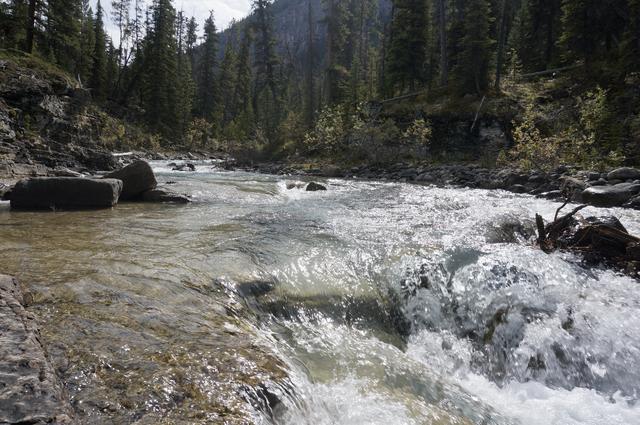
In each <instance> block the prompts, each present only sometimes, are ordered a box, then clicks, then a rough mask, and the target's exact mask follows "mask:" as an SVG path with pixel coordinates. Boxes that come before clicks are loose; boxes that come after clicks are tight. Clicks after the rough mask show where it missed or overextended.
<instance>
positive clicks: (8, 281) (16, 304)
mask: <svg viewBox="0 0 640 425" xmlns="http://www.w3.org/2000/svg"><path fill="white" fill-rule="evenodd" d="M24 298H25V297H24V296H23V292H22V288H21V286H20V284H19V283H18V282H17V281H16V280H15V279H13V278H12V277H10V276H4V275H0V330H1V335H2V343H1V344H0V377H1V378H0V388H1V389H2V391H0V423H2V424H70V423H73V420H72V409H71V407H70V405H69V402H68V400H67V399H66V397H65V395H66V394H65V391H64V388H63V386H62V384H61V382H60V381H59V379H58V377H57V375H56V371H55V369H54V368H53V366H52V365H51V363H50V362H49V360H48V359H47V356H46V353H45V350H44V348H43V346H42V344H41V343H40V339H41V337H40V332H39V330H38V327H37V324H36V320H35V319H36V318H35V317H34V316H33V315H32V314H31V313H29V312H27V311H26V310H25V308H24V304H25V302H24Z"/></svg>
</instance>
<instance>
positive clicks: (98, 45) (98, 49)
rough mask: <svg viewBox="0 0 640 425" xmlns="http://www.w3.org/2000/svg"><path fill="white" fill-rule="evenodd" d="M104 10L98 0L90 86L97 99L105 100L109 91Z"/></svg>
mask: <svg viewBox="0 0 640 425" xmlns="http://www.w3.org/2000/svg"><path fill="white" fill-rule="evenodd" d="M103 16H104V10H103V9H102V5H101V4H100V0H98V4H97V6H96V17H95V20H94V22H93V41H94V45H93V51H92V66H91V78H90V80H89V87H91V89H92V92H93V97H94V98H95V99H96V100H103V99H104V98H105V96H106V93H107V85H106V84H107V81H106V80H107V56H106V52H107V39H106V34H105V31H104V22H103Z"/></svg>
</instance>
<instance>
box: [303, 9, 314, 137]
mask: <svg viewBox="0 0 640 425" xmlns="http://www.w3.org/2000/svg"><path fill="white" fill-rule="evenodd" d="M307 25H308V26H309V28H308V35H307V58H306V63H305V75H304V79H305V102H304V115H305V124H306V126H307V128H312V127H313V123H314V121H315V114H316V96H315V91H316V88H315V80H314V69H315V45H316V40H315V31H314V29H315V28H314V27H315V18H314V14H313V5H312V4H311V2H309V6H308V11H307Z"/></svg>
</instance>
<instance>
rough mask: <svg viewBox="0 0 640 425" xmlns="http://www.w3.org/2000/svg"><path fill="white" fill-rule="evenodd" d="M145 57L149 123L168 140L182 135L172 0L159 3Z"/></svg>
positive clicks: (174, 16) (145, 106)
mask: <svg viewBox="0 0 640 425" xmlns="http://www.w3.org/2000/svg"><path fill="white" fill-rule="evenodd" d="M150 20H151V22H150V24H151V25H150V28H149V30H148V35H147V38H148V40H147V41H146V51H145V53H144V55H145V65H146V66H145V69H144V75H145V84H144V93H143V107H144V109H145V111H146V115H147V123H148V124H149V127H150V128H151V129H152V130H153V131H157V132H159V133H160V134H161V135H162V136H164V137H165V139H166V140H176V139H179V138H180V137H181V136H182V135H181V134H179V130H180V129H179V127H178V125H177V123H178V117H177V114H176V103H177V97H178V92H177V87H178V82H177V80H178V66H177V55H176V51H177V43H176V39H175V32H174V28H175V22H176V12H175V9H174V8H173V6H172V4H171V0H157V1H156V2H155V3H154V5H153V7H152V9H151V16H150Z"/></svg>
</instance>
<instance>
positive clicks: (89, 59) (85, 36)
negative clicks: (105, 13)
mask: <svg viewBox="0 0 640 425" xmlns="http://www.w3.org/2000/svg"><path fill="white" fill-rule="evenodd" d="M94 28H95V23H94V21H93V11H92V10H91V6H89V0H83V2H82V29H81V31H80V56H79V58H78V61H77V72H78V77H79V78H80V81H81V82H82V83H83V84H87V83H89V81H90V79H91V71H92V67H93V49H94V48H95V44H96V43H95V29H94Z"/></svg>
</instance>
